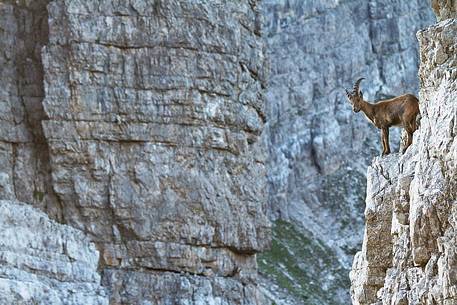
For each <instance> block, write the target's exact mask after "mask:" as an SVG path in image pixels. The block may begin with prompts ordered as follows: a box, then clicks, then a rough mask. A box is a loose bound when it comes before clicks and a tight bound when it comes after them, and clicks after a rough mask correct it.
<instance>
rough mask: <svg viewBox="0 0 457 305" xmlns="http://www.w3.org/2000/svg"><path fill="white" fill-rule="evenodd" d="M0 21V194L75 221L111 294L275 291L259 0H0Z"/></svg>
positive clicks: (166, 298) (159, 300) (156, 300)
mask: <svg viewBox="0 0 457 305" xmlns="http://www.w3.org/2000/svg"><path fill="white" fill-rule="evenodd" d="M0 23H1V30H0V38H1V39H0V43H1V44H2V45H1V46H2V49H1V52H0V60H1V61H2V62H1V64H4V66H5V69H2V70H1V71H0V73H2V74H1V75H0V81H1V86H0V101H1V103H3V104H4V105H5V107H2V108H1V110H0V111H1V116H0V120H1V123H2V124H3V125H2V128H1V132H0V136H1V138H0V143H1V147H2V149H1V150H0V164H2V167H1V168H0V198H4V199H18V200H21V201H24V202H30V203H31V204H33V205H35V206H36V207H38V208H40V209H42V210H43V211H45V212H47V213H48V214H49V215H50V216H51V217H52V218H54V219H56V220H58V221H61V222H64V223H65V224H68V225H70V226H72V227H75V228H77V229H79V230H81V231H83V232H85V233H86V234H87V235H88V236H89V237H90V238H91V240H92V241H94V242H95V243H96V244H97V247H98V249H99V250H100V262H99V270H100V271H101V273H102V275H103V284H104V285H105V287H106V288H107V289H108V294H109V298H110V302H111V303H112V304H134V303H142V304H143V303H144V304H146V303H147V302H149V303H153V304H170V303H183V302H184V303H185V304H202V303H205V304H212V303H217V304H227V305H229V304H230V305H234V304H246V305H247V304H249V305H251V304H259V305H260V304H262V305H263V304H269V303H268V301H267V300H264V299H263V296H262V295H261V293H260V292H259V290H258V289H257V286H256V276H257V274H256V260H255V254H256V253H257V252H259V251H261V250H263V249H265V248H266V247H267V246H268V245H269V235H270V233H269V226H270V225H269V221H268V219H267V217H266V216H265V208H266V204H265V203H266V197H265V195H266V194H265V185H266V180H265V153H264V151H263V149H262V147H261V145H260V142H259V137H260V134H261V132H262V129H263V124H264V121H265V114H264V98H263V94H262V91H263V88H264V87H265V56H264V49H263V41H262V37H261V36H260V18H259V12H258V8H257V1H247V0H243V1H237V2H232V1H213V0H199V1H190V2H189V1H178V0H173V1H158V0H157V1H141V0H138V1H116V0H102V1H79V0H55V1H0ZM43 46H44V48H43ZM84 304H88V303H84Z"/></svg>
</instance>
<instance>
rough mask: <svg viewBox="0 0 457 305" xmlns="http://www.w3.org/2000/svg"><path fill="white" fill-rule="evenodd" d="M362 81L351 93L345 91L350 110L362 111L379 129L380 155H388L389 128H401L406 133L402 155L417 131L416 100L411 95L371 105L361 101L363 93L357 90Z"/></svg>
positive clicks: (417, 105)
mask: <svg viewBox="0 0 457 305" xmlns="http://www.w3.org/2000/svg"><path fill="white" fill-rule="evenodd" d="M362 79H363V78H361V79H359V80H357V82H356V83H355V85H354V90H353V92H352V93H349V91H348V90H346V95H347V97H348V100H349V102H350V103H351V104H352V109H353V110H354V112H359V111H360V110H362V111H363V113H364V114H365V116H366V117H367V119H368V120H369V121H370V122H371V123H373V125H374V126H376V127H377V128H379V129H381V140H382V147H383V151H382V155H387V154H390V146H389V127H391V126H397V127H403V128H404V129H405V130H406V132H407V133H408V138H407V143H406V146H405V148H404V149H403V153H404V152H405V151H406V149H407V148H408V147H409V146H410V145H411V143H412V142H413V133H414V131H416V129H417V125H416V116H417V115H418V114H419V101H418V99H417V98H416V97H415V96H414V95H412V94H405V95H401V96H397V97H394V98H392V99H388V100H383V101H380V102H377V103H375V104H371V103H369V102H367V101H365V100H364V99H363V93H362V92H361V91H360V90H359V85H360V82H361V81H362Z"/></svg>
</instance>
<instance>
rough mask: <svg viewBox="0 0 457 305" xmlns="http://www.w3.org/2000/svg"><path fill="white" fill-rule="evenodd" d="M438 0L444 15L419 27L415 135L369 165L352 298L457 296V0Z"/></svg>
mask: <svg viewBox="0 0 457 305" xmlns="http://www.w3.org/2000/svg"><path fill="white" fill-rule="evenodd" d="M434 3H435V4H434V9H435V12H437V14H438V19H439V20H442V21H441V22H439V23H437V24H435V25H433V26H431V27H429V28H427V29H425V30H423V31H419V32H418V34H417V37H418V39H419V42H420V51H421V53H420V59H421V64H420V71H419V77H420V87H421V88H420V110H421V114H422V119H421V126H420V128H419V130H418V131H416V132H415V133H414V137H415V142H414V143H413V145H412V146H411V148H410V149H408V151H407V152H406V153H405V155H403V156H399V155H393V156H390V157H388V158H385V159H376V160H375V162H374V163H373V164H372V166H371V167H370V169H369V171H368V173H369V174H368V185H369V187H368V189H367V209H366V211H365V216H366V227H365V237H364V242H363V247H362V251H361V252H359V253H358V254H357V255H356V257H355V259H354V264H353V268H352V272H351V280H352V288H351V292H352V301H353V304H372V305H387V304H389V305H391V304H394V305H401V304H420V305H429V304H434V305H451V304H457V289H456V288H457V277H456V274H455V270H456V262H457V251H456V248H455V245H456V241H457V233H456V226H457V223H456V217H457V210H456V204H457V184H456V181H457V163H456V160H457V141H456V137H457V124H456V122H457V104H456V100H457V20H456V19H455V17H456V12H457V10H456V9H455V6H453V4H452V3H453V1H434ZM438 3H439V4H438ZM435 5H439V7H441V8H446V10H445V12H443V10H441V9H440V10H437V9H436V7H435Z"/></svg>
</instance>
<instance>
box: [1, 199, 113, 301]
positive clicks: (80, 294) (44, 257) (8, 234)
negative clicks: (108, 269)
mask: <svg viewBox="0 0 457 305" xmlns="http://www.w3.org/2000/svg"><path fill="white" fill-rule="evenodd" d="M98 258H99V253H98V251H97V250H96V248H95V245H94V244H93V243H92V242H91V241H90V239H89V238H88V237H87V236H86V235H84V234H83V233H82V232H81V231H78V230H76V229H74V228H71V227H69V226H66V225H61V224H59V223H56V222H55V221H52V220H50V219H49V218H48V216H47V215H46V214H45V213H43V212H40V211H38V210H36V209H34V208H32V207H31V206H30V205H27V204H24V203H19V202H14V201H2V200H0V304H5V305H6V304H8V305H12V304H49V305H50V304H52V305H80V304H91V305H108V294H107V292H106V289H105V288H103V287H102V286H101V285H100V280H101V277H100V275H99V274H98V273H97V267H98Z"/></svg>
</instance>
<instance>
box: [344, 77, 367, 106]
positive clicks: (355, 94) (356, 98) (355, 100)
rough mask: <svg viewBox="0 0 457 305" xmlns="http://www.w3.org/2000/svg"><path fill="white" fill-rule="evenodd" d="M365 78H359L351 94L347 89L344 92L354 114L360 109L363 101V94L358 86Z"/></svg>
mask: <svg viewBox="0 0 457 305" xmlns="http://www.w3.org/2000/svg"><path fill="white" fill-rule="evenodd" d="M364 79H365V78H363V77H362V78H359V79H358V80H357V81H356V82H355V84H354V88H353V89H352V92H349V91H348V90H347V89H345V90H346V96H347V98H348V100H349V102H350V103H351V105H352V110H353V111H354V112H359V111H360V108H361V107H362V101H363V93H362V91H360V89H359V86H360V82H361V81H362V80H364Z"/></svg>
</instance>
